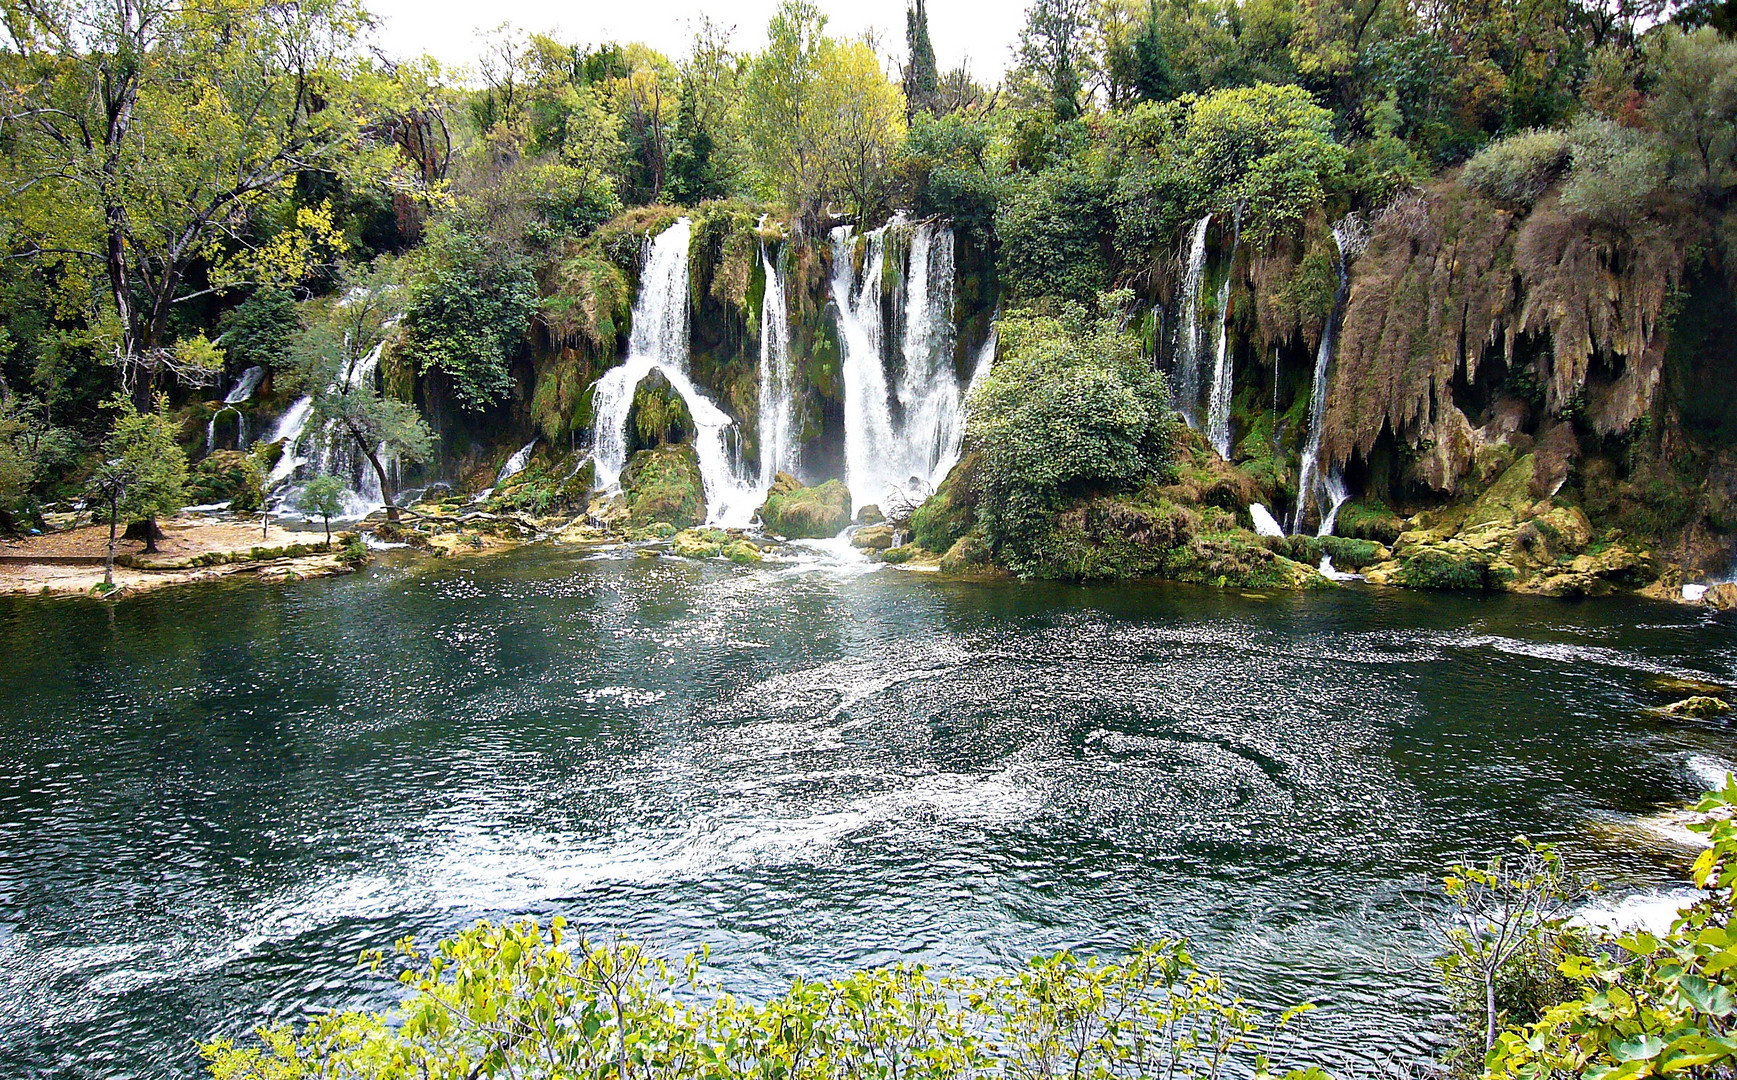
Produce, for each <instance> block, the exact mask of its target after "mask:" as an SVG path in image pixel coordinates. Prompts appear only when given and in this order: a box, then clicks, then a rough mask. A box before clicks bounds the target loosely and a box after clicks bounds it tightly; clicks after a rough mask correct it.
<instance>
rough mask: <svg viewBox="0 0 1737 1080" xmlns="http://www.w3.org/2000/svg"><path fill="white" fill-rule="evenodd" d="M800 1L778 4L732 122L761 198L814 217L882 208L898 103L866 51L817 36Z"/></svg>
mask: <svg viewBox="0 0 1737 1080" xmlns="http://www.w3.org/2000/svg"><path fill="white" fill-rule="evenodd" d="M825 27H826V17H825V16H824V15H822V14H820V11H819V9H817V8H815V7H814V6H813V5H812V4H810V3H808V2H806V0H784V2H783V3H781V4H780V5H779V8H778V12H777V14H776V15H774V16H773V17H772V22H771V25H770V26H769V27H768V30H767V37H768V43H767V46H766V49H765V51H763V52H761V53H760V54H759V55H757V56H756V57H754V59H753V60H752V62H751V63H750V64H749V66H748V75H747V78H746V79H745V80H744V84H743V93H742V108H741V116H742V120H743V125H744V129H745V131H746V133H747V142H748V147H749V150H750V153H751V155H752V158H753V162H754V171H755V173H756V174H757V179H758V181H759V183H760V186H761V188H762V190H763V191H765V192H766V193H767V194H769V195H772V194H776V195H780V196H782V197H783V198H784V200H785V202H786V203H787V204H788V205H790V206H791V207H792V208H793V209H795V210H796V211H797V213H798V214H799V215H801V216H803V217H806V218H809V219H815V218H818V217H819V216H820V214H821V212H822V209H823V208H824V206H825V204H826V203H827V202H828V201H829V200H837V201H839V202H842V203H844V204H845V205H846V206H847V207H848V208H849V209H850V210H851V211H852V212H854V213H856V214H857V215H858V216H859V217H866V216H869V215H872V214H875V213H878V212H880V211H882V210H884V209H885V208H886V207H885V203H886V202H887V200H888V191H889V190H890V186H891V181H892V163H893V160H894V157H895V155H896V154H897V151H898V147H899V143H900V140H901V139H902V138H903V137H904V127H905V102H904V97H903V94H902V92H901V91H900V90H899V87H898V86H897V85H896V84H895V83H893V82H892V81H891V80H889V79H888V78H887V76H886V72H884V71H883V70H882V69H881V64H880V59H879V57H877V56H876V55H875V51H874V49H873V48H871V47H870V46H869V45H868V43H866V42H863V41H839V40H837V39H835V38H830V37H827V36H826V34H825V33H824V30H825Z"/></svg>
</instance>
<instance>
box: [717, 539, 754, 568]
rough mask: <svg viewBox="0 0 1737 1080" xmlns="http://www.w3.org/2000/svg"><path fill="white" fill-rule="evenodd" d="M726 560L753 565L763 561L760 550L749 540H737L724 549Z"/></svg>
mask: <svg viewBox="0 0 1737 1080" xmlns="http://www.w3.org/2000/svg"><path fill="white" fill-rule="evenodd" d="M724 558H726V559H729V560H730V561H731V562H733V563H742V564H744V565H746V564H752V563H757V562H759V561H761V558H762V556H761V554H760V549H759V548H758V547H756V546H755V545H754V544H753V543H751V542H750V541H747V540H736V541H734V542H732V543H731V544H729V545H728V546H727V547H725V548H724Z"/></svg>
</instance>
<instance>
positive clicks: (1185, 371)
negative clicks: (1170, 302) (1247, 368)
mask: <svg viewBox="0 0 1737 1080" xmlns="http://www.w3.org/2000/svg"><path fill="white" fill-rule="evenodd" d="M1211 225H1212V215H1211V214H1208V215H1206V216H1205V217H1203V218H1201V219H1200V220H1199V221H1197V222H1195V223H1194V235H1193V238H1192V239H1190V240H1189V242H1188V263H1187V265H1186V267H1185V268H1184V270H1183V274H1182V310H1181V312H1180V313H1179V315H1178V317H1177V320H1176V367H1175V376H1176V386H1175V388H1174V390H1173V391H1172V397H1173V398H1174V399H1175V404H1176V411H1177V412H1179V413H1181V414H1182V418H1183V419H1184V420H1186V421H1187V422H1188V426H1189V427H1192V428H1199V427H1200V374H1201V372H1200V368H1201V363H1202V361H1203V360H1204V354H1203V353H1202V352H1201V349H1200V279H1201V276H1202V275H1203V274H1204V273H1205V272H1206V230H1207V229H1208V228H1209V227H1210V226H1211Z"/></svg>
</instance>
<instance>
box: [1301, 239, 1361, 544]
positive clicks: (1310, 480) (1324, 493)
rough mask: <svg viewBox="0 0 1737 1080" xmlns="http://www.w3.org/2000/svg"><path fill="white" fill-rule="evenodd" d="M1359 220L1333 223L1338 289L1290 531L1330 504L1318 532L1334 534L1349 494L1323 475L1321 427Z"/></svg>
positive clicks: (1318, 361)
mask: <svg viewBox="0 0 1737 1080" xmlns="http://www.w3.org/2000/svg"><path fill="white" fill-rule="evenodd" d="M1358 225H1359V221H1358V219H1357V218H1355V217H1354V216H1350V215H1347V216H1346V217H1345V218H1344V219H1342V220H1341V221H1340V222H1339V223H1338V224H1337V225H1334V226H1333V265H1334V268H1335V269H1336V270H1337V271H1338V272H1339V290H1338V292H1336V293H1334V295H1333V310H1332V311H1331V312H1330V313H1329V314H1328V316H1327V324H1326V325H1325V326H1323V327H1322V328H1321V344H1320V347H1319V348H1317V349H1316V350H1315V378H1314V382H1313V383H1312V384H1311V387H1310V391H1309V394H1310V396H1309V434H1308V437H1307V439H1305V441H1304V443H1303V457H1302V461H1301V463H1300V464H1299V466H1298V469H1297V509H1296V512H1295V513H1294V514H1293V515H1292V516H1291V532H1293V533H1298V532H1301V531H1302V529H1303V519H1304V517H1305V515H1307V514H1308V512H1309V508H1310V506H1311V504H1313V505H1316V506H1317V507H1318V506H1320V505H1322V504H1323V503H1324V504H1325V505H1326V506H1327V507H1328V509H1327V511H1326V512H1325V513H1324V514H1322V516H1321V525H1320V529H1319V530H1318V533H1317V535H1320V536H1331V535H1332V534H1333V526H1334V524H1335V523H1336V522H1337V520H1338V517H1339V507H1340V506H1342V505H1343V504H1344V502H1345V500H1346V499H1347V498H1348V497H1349V494H1350V493H1349V492H1348V491H1347V490H1346V487H1345V482H1344V481H1343V480H1342V479H1341V478H1340V477H1339V476H1338V475H1337V474H1336V473H1330V474H1328V475H1327V476H1326V477H1325V478H1323V477H1322V475H1321V426H1322V423H1323V421H1324V419H1325V417H1326V414H1327V369H1328V367H1329V366H1330V365H1331V363H1332V361H1333V350H1334V347H1335V345H1336V344H1337V340H1338V336H1339V319H1340V316H1341V315H1343V313H1344V311H1345V301H1346V300H1347V299H1348V298H1349V297H1350V295H1351V274H1350V272H1349V270H1347V268H1346V260H1347V259H1349V258H1350V257H1351V256H1352V255H1353V254H1355V250H1354V249H1355V248H1356V247H1357V246H1358V239H1359V237H1360V235H1361V230H1360V229H1359V228H1358Z"/></svg>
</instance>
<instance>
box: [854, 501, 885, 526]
mask: <svg viewBox="0 0 1737 1080" xmlns="http://www.w3.org/2000/svg"><path fill="white" fill-rule="evenodd" d="M886 520H887V516H886V515H885V514H883V513H881V508H880V507H878V506H876V505H875V504H874V503H869V504H868V505H867V506H865V507H863V508H862V509H861V510H858V511H857V512H856V524H858V525H879V524H881V523H882V522H884V521H886Z"/></svg>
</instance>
